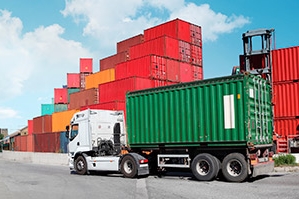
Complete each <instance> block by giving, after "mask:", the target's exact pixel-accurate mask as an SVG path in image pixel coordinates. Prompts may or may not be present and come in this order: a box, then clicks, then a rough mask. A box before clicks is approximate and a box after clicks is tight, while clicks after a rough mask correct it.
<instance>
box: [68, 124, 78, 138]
mask: <svg viewBox="0 0 299 199" xmlns="http://www.w3.org/2000/svg"><path fill="white" fill-rule="evenodd" d="M78 129H79V125H78V124H73V125H72V128H71V136H70V140H73V139H74V138H75V137H76V136H77V135H78Z"/></svg>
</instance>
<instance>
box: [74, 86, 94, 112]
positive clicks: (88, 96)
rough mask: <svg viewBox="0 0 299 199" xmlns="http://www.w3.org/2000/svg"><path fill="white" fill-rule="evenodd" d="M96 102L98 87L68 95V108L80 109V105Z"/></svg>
mask: <svg viewBox="0 0 299 199" xmlns="http://www.w3.org/2000/svg"><path fill="white" fill-rule="evenodd" d="M97 103H98V88H90V89H86V90H82V91H80V92H77V93H73V94H71V95H70V103H69V109H70V110H72V109H80V108H81V107H82V106H88V105H93V104H97Z"/></svg>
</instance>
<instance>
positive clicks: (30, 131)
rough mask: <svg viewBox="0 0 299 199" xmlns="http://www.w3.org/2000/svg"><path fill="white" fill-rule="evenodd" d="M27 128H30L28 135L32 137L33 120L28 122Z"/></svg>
mask: <svg viewBox="0 0 299 199" xmlns="http://www.w3.org/2000/svg"><path fill="white" fill-rule="evenodd" d="M27 126H28V135H31V134H32V132H33V120H28V122H27Z"/></svg>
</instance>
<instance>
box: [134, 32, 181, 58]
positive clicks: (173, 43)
mask: <svg viewBox="0 0 299 199" xmlns="http://www.w3.org/2000/svg"><path fill="white" fill-rule="evenodd" d="M129 54H130V59H136V58H139V57H143V56H146V55H151V54H154V55H159V56H163V57H168V58H173V59H177V60H179V59H180V55H179V40H177V39H175V38H171V37H167V36H162V37H159V38H156V39H152V40H149V41H146V42H144V43H142V44H138V45H135V46H132V47H130V53H129Z"/></svg>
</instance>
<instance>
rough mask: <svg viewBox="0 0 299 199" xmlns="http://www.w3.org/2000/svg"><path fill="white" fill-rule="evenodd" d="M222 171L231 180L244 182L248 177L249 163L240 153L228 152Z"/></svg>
mask: <svg viewBox="0 0 299 199" xmlns="http://www.w3.org/2000/svg"><path fill="white" fill-rule="evenodd" d="M222 173H223V176H224V178H225V179H226V180H227V181H230V182H242V181H244V180H245V179H246V178H247V177H248V165H247V162H246V160H245V157H244V156H243V155H242V154H240V153H231V154H228V155H227V156H226V157H225V158H224V159H223V161H222Z"/></svg>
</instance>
